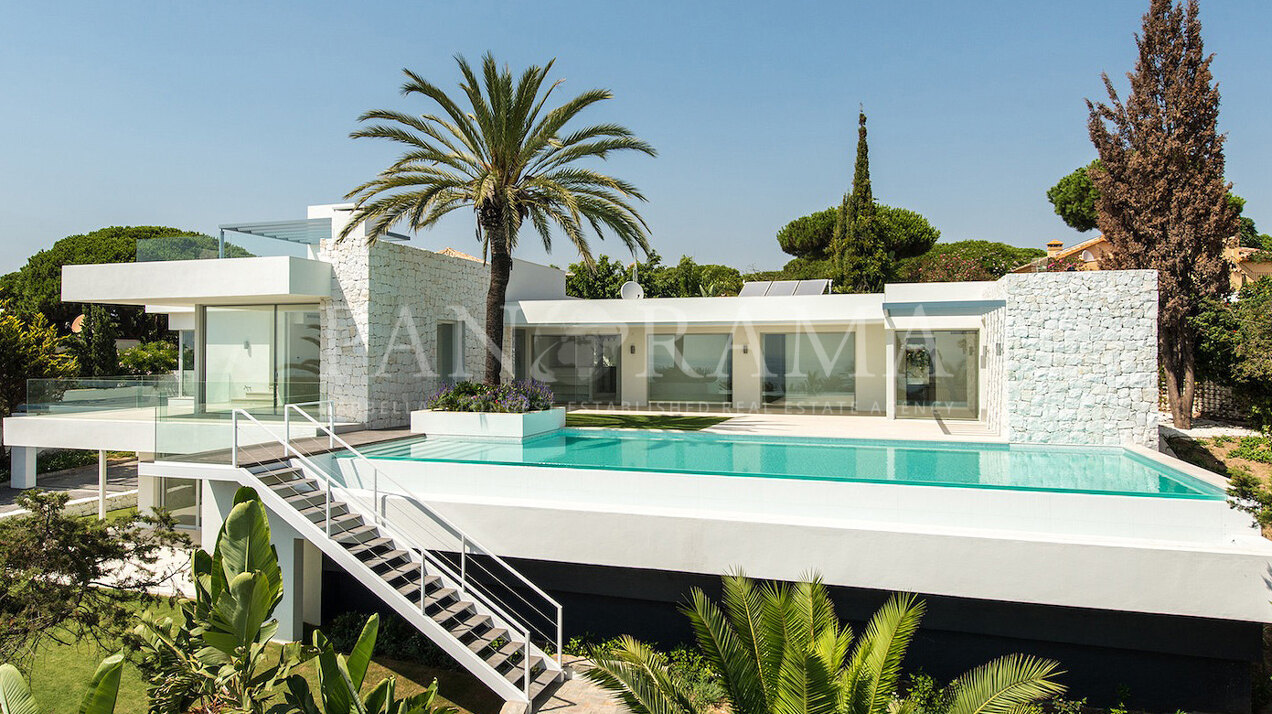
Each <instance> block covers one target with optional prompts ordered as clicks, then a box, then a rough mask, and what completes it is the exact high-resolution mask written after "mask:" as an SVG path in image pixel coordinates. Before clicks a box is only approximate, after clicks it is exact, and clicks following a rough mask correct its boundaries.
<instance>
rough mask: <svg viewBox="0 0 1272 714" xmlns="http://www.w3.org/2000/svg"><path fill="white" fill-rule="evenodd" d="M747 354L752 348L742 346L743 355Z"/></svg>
mask: <svg viewBox="0 0 1272 714" xmlns="http://www.w3.org/2000/svg"><path fill="white" fill-rule="evenodd" d="M747 352H750V347H748V346H747V345H742V354H746V353H747Z"/></svg>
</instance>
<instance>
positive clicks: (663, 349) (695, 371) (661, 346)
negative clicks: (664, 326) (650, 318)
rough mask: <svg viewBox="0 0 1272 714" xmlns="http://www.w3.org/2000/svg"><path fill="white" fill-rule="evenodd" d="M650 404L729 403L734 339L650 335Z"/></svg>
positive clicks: (722, 336) (702, 335) (704, 336)
mask: <svg viewBox="0 0 1272 714" xmlns="http://www.w3.org/2000/svg"><path fill="white" fill-rule="evenodd" d="M649 370H650V371H649V401H651V402H710V403H721V402H725V403H728V402H732V401H733V336H732V335H719V334H700V335H650V336H649Z"/></svg>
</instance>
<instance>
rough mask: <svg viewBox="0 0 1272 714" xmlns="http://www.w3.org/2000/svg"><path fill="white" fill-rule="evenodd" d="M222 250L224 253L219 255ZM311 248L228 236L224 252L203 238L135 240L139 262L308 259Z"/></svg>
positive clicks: (213, 241)
mask: <svg viewBox="0 0 1272 714" xmlns="http://www.w3.org/2000/svg"><path fill="white" fill-rule="evenodd" d="M222 250H224V252H222ZM310 253H311V246H308V245H306V244H303V243H292V242H289V241H281V240H274V239H272V238H263V237H261V236H253V235H239V234H234V235H233V236H227V237H226V240H225V246H224V249H222V246H221V243H220V240H219V239H218V238H214V237H212V236H205V235H185V236H165V237H162V238H144V239H142V240H139V241H137V253H136V258H137V262H138V263H152V262H158V261H167V260H215V259H217V258H255V257H260V256H277V255H291V256H295V257H298V258H305V257H309V255H310Z"/></svg>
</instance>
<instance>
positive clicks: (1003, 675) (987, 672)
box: [949, 654, 1065, 714]
mask: <svg viewBox="0 0 1272 714" xmlns="http://www.w3.org/2000/svg"><path fill="white" fill-rule="evenodd" d="M1060 674H1063V672H1061V670H1060V664H1059V663H1058V662H1053V661H1052V660H1047V659H1039V658H1036V657H1028V656H1025V655H1019V654H1014V655H1008V656H1006V657H999V658H998V659H996V660H993V661H991V662H986V663H985V664H983V665H981V666H979V667H977V668H976V669H973V670H971V671H970V672H967V673H966V674H963V675H962V676H960V677H959V678H958V679H955V680H954V682H953V684H952V687H953V689H954V701H953V702H952V704H951V705H950V709H949V714H1015V712H1018V711H1020V710H1021V709H1022V708H1023V707H1024V706H1025V705H1026V704H1030V703H1033V702H1037V701H1040V700H1042V699H1047V698H1050V697H1055V696H1059V695H1061V694H1063V693H1064V691H1065V687H1064V685H1062V684H1060V683H1059V682H1057V681H1055V677H1056V676H1058V675H1060Z"/></svg>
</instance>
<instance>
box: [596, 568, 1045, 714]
mask: <svg viewBox="0 0 1272 714" xmlns="http://www.w3.org/2000/svg"><path fill="white" fill-rule="evenodd" d="M684 611H685V614H686V615H687V616H688V617H689V620H690V622H691V624H692V625H693V631H694V635H695V638H696V639H697V641H698V647H699V649H701V651H702V654H703V656H704V657H705V658H706V659H707V661H708V662H710V663H711V665H712V666H713V667H715V669H716V671H718V672H719V673H720V676H721V679H722V684H723V686H724V689H725V692H726V698H727V704H728V709H729V711H730V712H731V714H913V713H914V712H916V711H918V704H917V703H916V702H914V701H913V700H907V699H903V698H901V697H900V695H899V694H898V691H897V685H898V683H899V681H900V678H901V663H902V660H903V659H904V658H905V652H906V649H907V648H908V647H909V644H910V640H911V638H912V637H913V636H914V633H915V631H916V630H918V627H919V620H920V619H922V617H923V603H922V602H921V601H919V600H917V599H915V597H914V596H913V595H894V596H893V597H891V598H889V600H888V601H887V603H885V604H884V606H883V607H882V608H880V610H879V611H878V612H876V613H875V615H874V617H872V618H871V619H870V622H869V623H867V625H866V629H865V631H864V632H863V633H862V634H861V636H860V637H858V638H855V639H854V637H853V633H852V630H851V629H850V628H849V627H848V626H846V625H841V624H840V623H839V620H838V619H837V618H836V617H835V612H834V608H833V607H832V606H831V604H830V599H829V597H827V595H826V588H825V586H823V585H822V584H821V582H820V581H819V580H818V579H816V578H811V579H810V580H809V581H808V582H801V583H796V584H793V585H791V584H780V585H774V584H764V585H758V586H757V585H756V584H755V583H753V582H752V581H751V580H749V579H747V578H746V577H744V576H741V575H736V576H735V575H731V576H727V577H725V579H724V592H723V609H721V608H719V607H717V606H716V604H715V603H713V602H712V601H711V600H709V599H708V598H707V597H706V595H704V594H703V592H702V591H701V590H698V589H696V588H695V589H694V590H693V592H692V594H691V596H690V603H689V605H688V606H687V607H686V608H685V610H684ZM1059 673H1060V672H1059V665H1058V664H1057V663H1055V662H1052V661H1049V660H1041V659H1035V658H1033V657H1026V656H1022V655H1010V656H1007V657H1000V658H999V659H996V660H993V661H992V662H989V663H987V664H983V665H981V666H979V667H977V668H975V669H973V670H971V671H969V672H967V673H965V674H963V675H962V676H960V677H958V678H957V679H956V680H954V683H953V688H954V695H953V700H952V702H951V704H950V708H949V711H948V714H1008V713H1009V712H1017V711H1019V710H1020V709H1021V708H1022V707H1023V705H1025V704H1028V703H1030V702H1035V701H1038V700H1041V699H1044V698H1047V697H1051V696H1055V695H1058V694H1060V693H1062V692H1063V691H1064V687H1063V686H1061V685H1060V684H1058V683H1056V682H1055V680H1054V679H1053V678H1054V676H1055V675H1057V674H1059ZM586 676H587V677H588V678H589V679H592V680H593V681H595V682H597V683H598V684H600V685H601V686H602V687H604V688H606V689H608V690H610V691H611V692H614V693H615V694H616V695H617V696H618V698H619V699H620V700H621V701H622V702H623V703H624V704H625V705H626V706H627V708H628V709H629V710H630V711H632V712H633V714H698V713H700V712H703V711H705V710H706V708H707V707H706V704H707V703H705V702H701V701H695V700H694V699H693V698H692V697H690V695H689V694H688V693H687V689H686V687H684V686H683V685H682V683H681V682H680V681H679V680H678V678H677V676H676V674H675V673H674V670H672V669H671V668H670V667H669V666H668V660H667V658H666V657H665V656H664V655H662V654H661V653H659V652H657V651H655V650H653V649H652V648H650V647H649V646H647V645H644V644H642V643H640V642H637V641H636V640H634V639H632V638H630V637H624V638H622V640H620V643H619V645H618V646H617V647H616V648H615V649H613V650H611V651H608V652H605V653H602V654H598V655H597V657H596V666H595V667H594V668H593V669H590V670H588V671H587V672H586Z"/></svg>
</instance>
